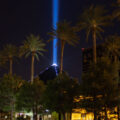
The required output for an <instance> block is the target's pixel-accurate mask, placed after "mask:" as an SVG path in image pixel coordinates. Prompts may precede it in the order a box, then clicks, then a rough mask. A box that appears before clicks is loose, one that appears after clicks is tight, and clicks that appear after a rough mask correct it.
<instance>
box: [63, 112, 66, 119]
mask: <svg viewBox="0 0 120 120" xmlns="http://www.w3.org/2000/svg"><path fill="white" fill-rule="evenodd" d="M63 120H66V117H65V113H64V112H63Z"/></svg>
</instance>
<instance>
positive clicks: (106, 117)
mask: <svg viewBox="0 0 120 120" xmlns="http://www.w3.org/2000/svg"><path fill="white" fill-rule="evenodd" d="M105 120H108V116H107V107H106V105H105Z"/></svg>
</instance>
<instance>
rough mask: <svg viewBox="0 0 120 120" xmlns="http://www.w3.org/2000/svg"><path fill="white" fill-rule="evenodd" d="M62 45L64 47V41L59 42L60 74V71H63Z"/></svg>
mask: <svg viewBox="0 0 120 120" xmlns="http://www.w3.org/2000/svg"><path fill="white" fill-rule="evenodd" d="M64 47H65V43H64V42H61V58H60V74H62V71H63V53H64Z"/></svg>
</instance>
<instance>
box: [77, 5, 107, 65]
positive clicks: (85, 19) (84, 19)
mask: <svg viewBox="0 0 120 120" xmlns="http://www.w3.org/2000/svg"><path fill="white" fill-rule="evenodd" d="M107 19H108V16H106V11H105V10H104V8H103V7H102V6H91V7H89V8H88V9H86V10H85V11H84V12H83V14H82V15H81V18H80V21H79V23H78V26H79V30H80V31H81V30H83V29H84V30H85V31H86V39H87V40H88V38H89V36H90V35H91V36H92V40H93V61H94V63H96V62H97V58H96V56H97V55H96V40H97V38H102V36H101V33H102V32H104V30H103V27H104V26H106V25H108V21H107Z"/></svg>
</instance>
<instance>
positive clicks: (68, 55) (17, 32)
mask: <svg viewBox="0 0 120 120" xmlns="http://www.w3.org/2000/svg"><path fill="white" fill-rule="evenodd" d="M59 1H60V6H59V20H60V21H61V20H64V19H66V20H68V21H71V22H73V23H74V24H75V23H76V22H77V21H78V17H79V16H80V14H81V12H82V11H83V9H84V8H87V7H89V6H90V5H91V4H93V5H94V4H101V5H105V6H106V8H107V9H110V7H109V6H110V5H111V3H112V2H113V1H115V0H59ZM51 27H52V0H0V49H2V47H3V46H4V45H5V44H7V43H11V44H15V45H17V46H19V45H21V44H22V41H23V40H25V38H26V36H28V35H29V34H31V33H33V34H35V35H38V34H39V35H40V36H41V37H42V38H43V39H44V41H45V42H46V43H47V40H48V36H47V32H49V31H50V30H51ZM91 45H92V44H91V42H89V43H86V42H85V38H84V37H81V40H80V44H79V45H78V46H76V47H71V46H67V45H66V47H65V52H64V70H65V71H67V72H68V73H69V74H70V75H71V76H73V77H77V78H80V75H81V69H82V66H81V64H82V61H81V60H82V55H81V48H82V47H88V46H91ZM46 49H47V52H46V53H45V55H44V57H40V61H37V62H36V63H35V75H37V74H39V72H40V71H41V70H44V69H45V68H46V67H48V66H49V65H51V63H52V42H51V43H47V46H46ZM58 59H59V56H58ZM30 64H31V59H30V57H29V58H28V59H24V58H23V59H20V60H18V61H17V62H14V66H13V71H14V73H16V74H17V75H20V76H22V78H23V79H30Z"/></svg>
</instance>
